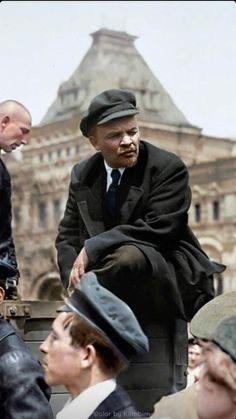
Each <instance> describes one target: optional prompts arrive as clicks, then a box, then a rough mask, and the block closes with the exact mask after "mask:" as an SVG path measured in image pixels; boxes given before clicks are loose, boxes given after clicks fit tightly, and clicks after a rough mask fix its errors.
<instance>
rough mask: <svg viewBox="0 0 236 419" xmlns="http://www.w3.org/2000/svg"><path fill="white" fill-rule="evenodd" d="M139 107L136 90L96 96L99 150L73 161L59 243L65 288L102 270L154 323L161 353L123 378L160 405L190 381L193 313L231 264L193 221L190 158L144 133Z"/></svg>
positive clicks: (92, 117)
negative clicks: (213, 253)
mask: <svg viewBox="0 0 236 419" xmlns="http://www.w3.org/2000/svg"><path fill="white" fill-rule="evenodd" d="M137 114H138V109H137V106H136V98H135V96H134V94H133V93H132V92H130V91H129V90H124V89H110V90H106V91H104V92H102V93H100V94H99V95H97V96H96V97H95V98H94V99H93V100H92V101H91V103H90V106H89V108H88V111H87V113H86V114H85V115H84V116H83V118H82V120H81V123H80V129H81V131H82V133H83V135H84V136H85V137H87V138H89V141H90V143H91V144H92V145H93V147H94V148H95V150H96V151H97V153H95V155H93V156H92V157H91V158H89V159H88V160H86V161H83V162H81V163H79V164H77V165H75V167H74V168H73V170H72V175H71V183H70V189H69V197H68V201H67V205H66V210H65V214H64V217H63V219H62V221H61V223H60V226H59V234H58V237H57V240H56V246H57V249H58V264H59V267H60V272H61V278H62V282H63V285H64V287H65V288H67V287H68V286H69V287H74V286H75V285H76V283H77V282H78V281H79V280H80V277H81V275H82V274H83V273H84V272H88V271H91V270H92V271H94V272H95V273H96V275H97V277H98V281H99V282H100V284H102V285H103V286H104V287H106V288H108V289H109V290H111V291H112V292H114V294H116V295H117V296H118V297H120V298H121V299H123V300H124V301H125V302H126V303H127V304H129V306H130V307H131V308H132V310H133V311H134V313H135V315H136V316H137V318H138V320H139V322H140V324H141V325H142V327H143V328H144V331H145V333H146V334H147V336H148V337H149V341H150V343H151V345H150V346H151V354H152V356H150V354H148V356H147V357H146V359H145V361H144V360H143V357H142V358H141V359H140V361H139V360H138V359H135V360H134V361H132V363H131V366H130V368H129V369H128V370H127V372H126V373H122V374H121V376H120V379H121V382H122V383H123V385H124V386H125V388H127V389H129V391H130V395H131V396H132V398H133V400H135V403H136V404H137V406H138V407H139V409H140V410H141V409H143V410H144V411H147V410H150V411H151V410H152V408H153V405H154V403H155V402H156V401H157V400H158V399H159V398H160V397H161V396H163V395H165V394H167V393H169V392H171V391H173V389H180V388H182V387H184V386H185V384H186V376H185V373H186V368H187V346H188V339H187V327H186V325H187V323H186V322H187V321H189V320H191V318H192V316H193V315H194V313H195V312H196V311H197V310H198V309H199V308H200V307H201V306H202V305H204V304H205V303H206V302H207V301H208V300H210V299H211V298H212V297H213V294H214V292H213V284H212V279H213V278H212V277H213V274H214V273H215V272H221V271H223V270H224V268H225V267H224V266H222V265H219V264H217V263H215V262H212V261H210V260H209V258H208V257H207V255H206V254H205V253H204V252H203V250H202V249H201V247H200V244H199V243H198V241H197V239H196V237H195V236H194V234H193V233H192V231H191V229H190V228H189V226H188V210H189V207H190V202H191V192H190V187H189V184H188V171H187V168H186V166H185V165H184V163H183V162H182V161H181V160H180V159H179V157H177V156H176V155H174V154H173V153H170V152H167V151H165V150H162V149H159V148H157V147H155V146H153V145H151V144H149V143H148V142H146V141H141V140H140V131H139V127H138V122H137V117H136V115H137ZM138 371H139V372H138Z"/></svg>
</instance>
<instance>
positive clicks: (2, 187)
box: [0, 159, 20, 277]
mask: <svg viewBox="0 0 236 419" xmlns="http://www.w3.org/2000/svg"><path fill="white" fill-rule="evenodd" d="M11 223H12V207H11V179H10V175H9V172H8V170H7V168H6V166H5V164H4V163H3V161H2V160H1V159H0V255H2V256H3V257H5V256H6V255H7V259H8V263H10V264H11V265H12V266H13V267H14V268H17V260H16V252H15V245H14V241H13V236H12V227H11ZM17 276H18V277H19V276H20V274H19V271H17Z"/></svg>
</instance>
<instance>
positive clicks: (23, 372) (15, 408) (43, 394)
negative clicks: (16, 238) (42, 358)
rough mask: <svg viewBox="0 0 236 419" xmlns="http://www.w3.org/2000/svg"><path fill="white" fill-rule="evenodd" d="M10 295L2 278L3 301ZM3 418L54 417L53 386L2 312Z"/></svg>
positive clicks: (0, 392) (0, 405)
mask: <svg viewBox="0 0 236 419" xmlns="http://www.w3.org/2000/svg"><path fill="white" fill-rule="evenodd" d="M5 295H6V296H7V297H8V294H7V290H6V289H5V283H4V280H0V304H1V303H2V301H3V300H4V299H5ZM0 377H1V379H0V418H1V419H26V418H29V419H53V413H52V410H51V407H50V404H49V398H50V394H51V391H50V388H49V387H48V386H47V384H46V383H45V381H44V377H43V369H42V367H41V365H40V363H39V361H38V360H37V359H36V358H35V357H34V355H33V354H32V352H31V351H30V349H29V348H28V347H27V346H26V344H25V342H24V341H23V339H21V338H20V337H19V336H18V335H17V334H16V332H15V330H14V329H13V327H12V326H11V324H10V323H8V322H7V321H6V320H5V319H4V318H3V316H2V315H1V314H0Z"/></svg>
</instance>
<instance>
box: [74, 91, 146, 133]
mask: <svg viewBox="0 0 236 419" xmlns="http://www.w3.org/2000/svg"><path fill="white" fill-rule="evenodd" d="M137 113H139V111H138V109H137V108H136V98H135V96H134V94H133V93H132V92H130V91H129V90H125V89H110V90H105V91H104V92H102V93H100V94H99V95H97V96H95V97H94V98H93V100H92V101H91V103H90V105H89V108H88V111H87V112H86V113H85V115H84V116H83V118H82V119H81V122H80V129H81V132H82V134H83V135H84V136H85V137H88V136H89V132H90V130H91V128H92V127H94V126H95V125H101V124H105V123H106V122H109V121H111V120H113V119H117V118H123V117H125V116H132V115H136V114H137Z"/></svg>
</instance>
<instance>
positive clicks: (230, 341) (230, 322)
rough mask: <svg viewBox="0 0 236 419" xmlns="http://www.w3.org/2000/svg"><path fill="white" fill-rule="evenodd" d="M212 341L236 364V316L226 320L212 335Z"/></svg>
mask: <svg viewBox="0 0 236 419" xmlns="http://www.w3.org/2000/svg"><path fill="white" fill-rule="evenodd" d="M210 340H211V341H212V342H214V343H215V344H216V345H217V346H219V347H220V349H222V351H224V352H225V353H227V354H228V355H229V356H230V357H231V358H232V360H233V361H234V362H235V363H236V315H234V316H231V317H228V318H226V319H224V320H223V321H222V322H221V323H220V324H219V325H218V326H217V328H216V329H215V331H214V332H213V333H212V335H211V337H210Z"/></svg>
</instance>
